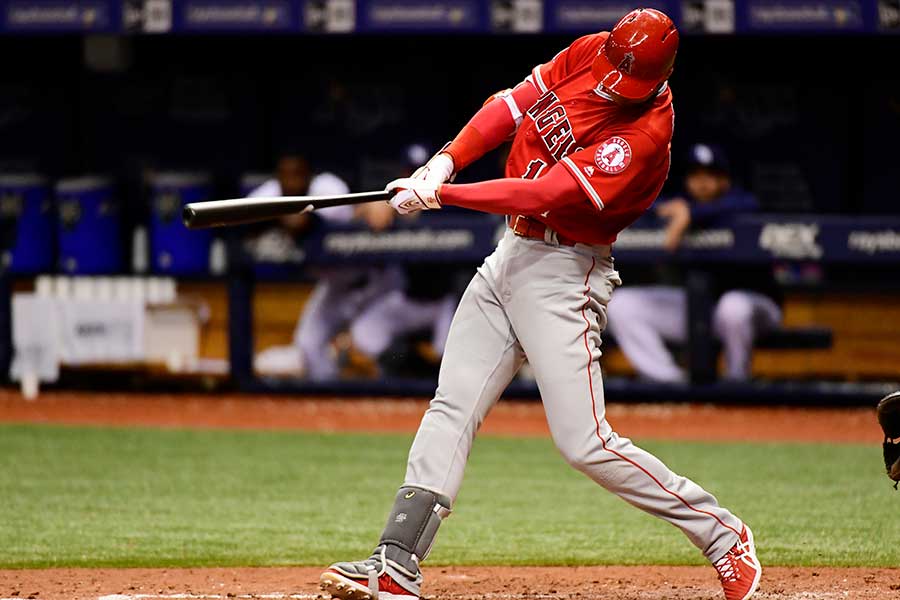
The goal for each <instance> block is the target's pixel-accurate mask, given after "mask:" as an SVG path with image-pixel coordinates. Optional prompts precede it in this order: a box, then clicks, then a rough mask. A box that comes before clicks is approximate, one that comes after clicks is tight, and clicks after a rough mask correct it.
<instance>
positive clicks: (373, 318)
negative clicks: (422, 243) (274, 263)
mask: <svg viewBox="0 0 900 600" xmlns="http://www.w3.org/2000/svg"><path fill="white" fill-rule="evenodd" d="M429 156H430V153H429V152H428V150H427V149H426V148H425V147H424V146H422V145H421V144H412V145H410V146H409V147H407V148H406V150H405V152H404V157H403V158H404V161H405V163H406V165H405V166H406V168H407V171H406V172H404V173H400V175H403V176H406V175H409V173H411V172H412V170H413V168H414V167H417V166H418V165H420V164H423V163H425V162H426V161H427V160H428V158H429ZM382 206H384V205H382V204H379V208H380V207H382ZM391 214H392V215H393V214H394V213H393V211H391ZM405 218H406V219H415V218H418V215H412V216H410V217H405ZM444 271H446V269H444ZM429 282H433V284H434V285H427V284H428V283H429ZM423 283H425V284H426V285H422V284H423ZM424 288H428V289H424ZM458 301H459V294H458V293H457V291H456V290H455V289H454V288H453V285H452V284H451V283H450V280H449V279H448V278H447V277H443V278H442V277H441V273H435V270H434V269H433V268H431V265H408V266H406V267H405V268H404V272H403V286H402V288H397V289H393V290H390V291H389V292H387V293H386V294H384V295H382V296H380V297H377V298H373V299H372V302H371V304H369V305H367V306H366V307H365V309H364V310H363V312H362V313H361V314H360V315H359V316H358V317H357V318H356V319H355V320H354V321H353V325H352V326H351V327H350V335H351V337H352V342H353V347H354V348H355V349H356V350H358V351H359V352H361V353H363V354H364V355H366V356H367V357H368V358H370V359H372V360H373V361H377V360H378V358H379V357H380V356H382V354H384V352H385V351H387V350H388V348H389V347H390V346H391V344H392V343H393V342H394V340H396V339H397V338H399V337H402V336H405V335H408V334H411V333H414V332H417V331H422V330H430V332H431V348H432V350H433V352H434V356H435V358H440V357H441V356H442V355H443V353H444V344H445V343H446V341H447V334H448V333H449V331H450V322H451V321H452V320H453V313H454V312H455V311H456V305H457V303H458Z"/></svg>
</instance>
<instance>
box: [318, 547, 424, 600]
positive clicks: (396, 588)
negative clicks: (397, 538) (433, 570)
mask: <svg viewBox="0 0 900 600" xmlns="http://www.w3.org/2000/svg"><path fill="white" fill-rule="evenodd" d="M398 579H402V580H403V583H404V585H401V584H400V583H398ZM421 585H422V574H421V572H419V573H416V574H415V575H413V574H412V573H409V572H407V571H406V570H405V569H403V568H402V567H401V566H400V565H398V564H397V563H395V562H394V561H391V560H389V559H387V558H386V556H385V547H384V546H379V547H378V548H376V549H375V552H374V553H373V554H372V556H370V557H369V558H368V559H366V560H360V561H356V562H339V563H335V564H333V565H331V566H330V567H328V569H327V570H326V571H325V572H324V573H322V575H320V576H319V587H320V588H322V591H323V592H325V593H326V594H328V595H330V596H331V597H332V598H337V599H340V600H419V589H421Z"/></svg>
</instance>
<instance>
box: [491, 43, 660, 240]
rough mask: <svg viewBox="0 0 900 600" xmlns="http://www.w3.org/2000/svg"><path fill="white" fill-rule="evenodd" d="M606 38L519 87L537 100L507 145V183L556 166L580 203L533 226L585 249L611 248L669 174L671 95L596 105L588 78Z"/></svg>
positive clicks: (568, 53)
mask: <svg viewBox="0 0 900 600" xmlns="http://www.w3.org/2000/svg"><path fill="white" fill-rule="evenodd" d="M608 35H609V34H608V33H606V32H603V33H598V34H592V35H587V36H584V37H582V38H579V39H577V40H575V42H573V43H572V45H571V46H569V47H568V48H566V49H565V50H563V51H562V52H560V53H559V54H557V55H556V57H555V58H554V59H553V60H552V61H550V62H548V63H545V64H543V65H538V66H537V67H535V68H534V70H533V71H532V73H531V75H529V76H528V78H527V80H528V81H530V82H531V83H532V84H533V85H534V86H535V87H536V88H537V89H538V91H539V92H541V93H542V96H541V97H540V98H539V99H538V100H537V102H535V104H534V105H533V106H531V107H530V108H529V109H528V110H527V111H525V113H524V115H523V117H524V118H523V119H522V122H521V124H520V125H519V128H518V130H517V131H516V135H515V138H514V139H513V144H512V149H511V150H510V154H509V160H508V161H507V163H506V176H507V177H522V178H525V179H533V178H537V177H540V176H541V174H542V173H544V172H546V170H547V169H549V168H550V167H551V166H553V165H555V164H556V163H557V162H561V163H562V164H563V165H564V166H565V167H566V169H567V170H568V171H569V173H570V174H571V175H572V177H574V178H575V179H576V181H578V184H579V185H580V186H581V188H582V189H583V190H584V193H585V195H586V196H587V200H586V201H585V202H584V203H581V204H575V205H570V206H566V207H563V208H560V209H555V210H552V211H549V212H546V213H544V214H543V215H541V216H539V217H537V218H538V220H540V221H542V222H544V223H545V224H546V225H548V226H549V227H551V228H552V229H554V230H556V231H557V232H559V233H560V234H562V235H564V236H566V237H569V238H572V239H575V240H578V241H581V242H584V243H588V244H611V243H613V242H614V241H615V240H616V235H618V233H619V232H620V231H622V230H623V229H624V228H625V227H627V226H628V225H630V224H631V223H632V222H634V220H635V219H637V218H638V217H639V216H640V215H641V213H643V212H644V211H645V210H647V208H648V207H649V206H650V205H651V204H652V203H653V201H654V200H655V199H656V197H657V196H658V195H659V192H660V190H661V189H662V186H663V183H664V182H665V180H666V177H667V176H668V173H669V155H670V145H671V141H672V128H673V125H674V118H675V115H674V112H673V110H672V93H671V91H670V90H669V89H668V86H667V85H665V86H664V87H663V89H662V90H661V91H660V92H659V94H658V95H657V96H656V98H654V99H652V100H650V101H648V102H646V103H644V104H641V105H638V106H620V105H617V104H615V103H614V102H612V101H611V100H609V99H608V98H607V97H604V95H603V94H602V92H601V91H600V90H599V89H598V86H597V81H596V80H595V79H594V77H593V75H591V64H592V62H593V59H594V56H596V55H597V51H598V50H599V49H600V46H601V45H603V42H604V41H605V40H606V38H607V36H608Z"/></svg>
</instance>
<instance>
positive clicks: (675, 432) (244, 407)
mask: <svg viewBox="0 0 900 600" xmlns="http://www.w3.org/2000/svg"><path fill="white" fill-rule="evenodd" d="M426 407H427V403H426V402H425V401H423V400H396V399H394V400H386V399H362V400H335V399H322V398H319V399H306V400H303V401H296V400H292V399H290V398H286V397H270V396H238V395H232V396H229V395H226V396H169V395H143V394H85V393H68V392H51V393H46V394H43V395H41V397H40V398H39V399H38V400H37V401H34V402H26V401H24V400H22V399H21V397H20V396H19V395H18V394H16V393H14V392H10V391H0V422H26V423H67V424H91V425H116V426H154V427H157V426H158V427H187V428H241V429H300V430H313V431H375V432H378V431H389V432H404V433H409V432H413V431H415V428H416V426H417V425H418V422H419V419H420V418H421V415H422V413H423V412H424V410H425V408H426ZM608 418H609V420H610V422H611V423H612V425H613V427H615V428H616V429H617V430H618V431H619V432H620V433H621V434H623V435H627V436H629V437H635V438H657V439H691V440H729V441H738V440H743V441H821V442H831V443H871V444H877V443H879V442H880V440H881V430H880V428H879V427H878V425H877V423H876V422H875V416H874V410H872V409H809V408H760V407H733V406H730V407H725V408H722V407H716V406H711V405H612V406H610V407H609V408H608ZM483 432H484V433H486V434H495V435H528V436H545V435H548V432H547V426H546V423H545V421H544V415H543V410H542V407H541V405H540V403H537V402H509V401H504V402H501V403H500V404H499V405H498V406H497V407H496V408H495V410H494V411H493V412H492V413H491V415H490V416H489V417H488V419H487V421H486V422H485V424H484V427H483ZM319 572H320V570H319V569H311V568H305V567H304V568H253V569H244V568H241V569H228V568H224V569H221V568H209V569H46V570H6V571H3V570H0V600H7V599H12V598H15V599H16V600H19V599H22V598H40V599H60V600H88V599H89V600H175V599H185V600H192V599H197V600H201V599H207V598H215V599H219V598H223V599H224V598H270V599H279V598H296V599H298V600H315V599H316V598H319V596H318V589H317V584H316V582H317V578H318V574H319ZM425 574H426V579H427V581H426V587H425V589H424V593H425V595H426V596H427V597H431V598H436V599H437V598H447V599H452V600H469V599H471V600H544V599H550V600H557V599H559V600H564V599H573V600H593V599H597V600H606V599H609V600H657V599H659V600H711V599H719V598H721V589H720V588H719V585H718V582H717V580H716V577H715V572H714V571H713V570H712V568H710V567H577V568H576V567H572V568H562V567H553V568H550V567H528V568H525V567H453V568H442V567H431V568H427V569H426V570H425ZM760 589H761V591H760V592H758V593H757V595H756V596H754V598H759V599H761V600H762V599H777V600H800V599H804V600H805V599H814V598H821V599H827V600H831V599H838V598H840V599H845V598H846V599H863V600H868V599H876V598H877V599H895V600H900V569H893V570H892V569H873V568H852V569H851V568H839V569H835V568H795V569H791V568H769V569H767V570H766V572H765V573H764V575H763V583H762V585H761V588H760Z"/></svg>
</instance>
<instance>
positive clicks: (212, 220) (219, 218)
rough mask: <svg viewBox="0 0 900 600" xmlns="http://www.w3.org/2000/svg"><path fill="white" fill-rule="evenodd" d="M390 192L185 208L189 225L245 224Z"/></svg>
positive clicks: (247, 200)
mask: <svg viewBox="0 0 900 600" xmlns="http://www.w3.org/2000/svg"><path fill="white" fill-rule="evenodd" d="M390 197H391V193H390V192H385V191H378V192H362V193H358V194H341V195H337V196H286V197H281V198H237V199H234V200H213V201H211V202H191V203H190V204H187V205H185V207H184V209H182V214H181V216H182V220H183V221H184V224H185V226H186V227H187V228H188V229H202V228H205V227H222V226H226V225H243V224H245V223H255V222H257V221H265V220H268V219H276V218H278V217H284V216H287V215H292V214H296V213H299V212H304V211H310V210H317V209H320V208H328V207H330V206H343V205H347V204H362V203H364V202H377V201H384V200H388V199H390Z"/></svg>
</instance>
